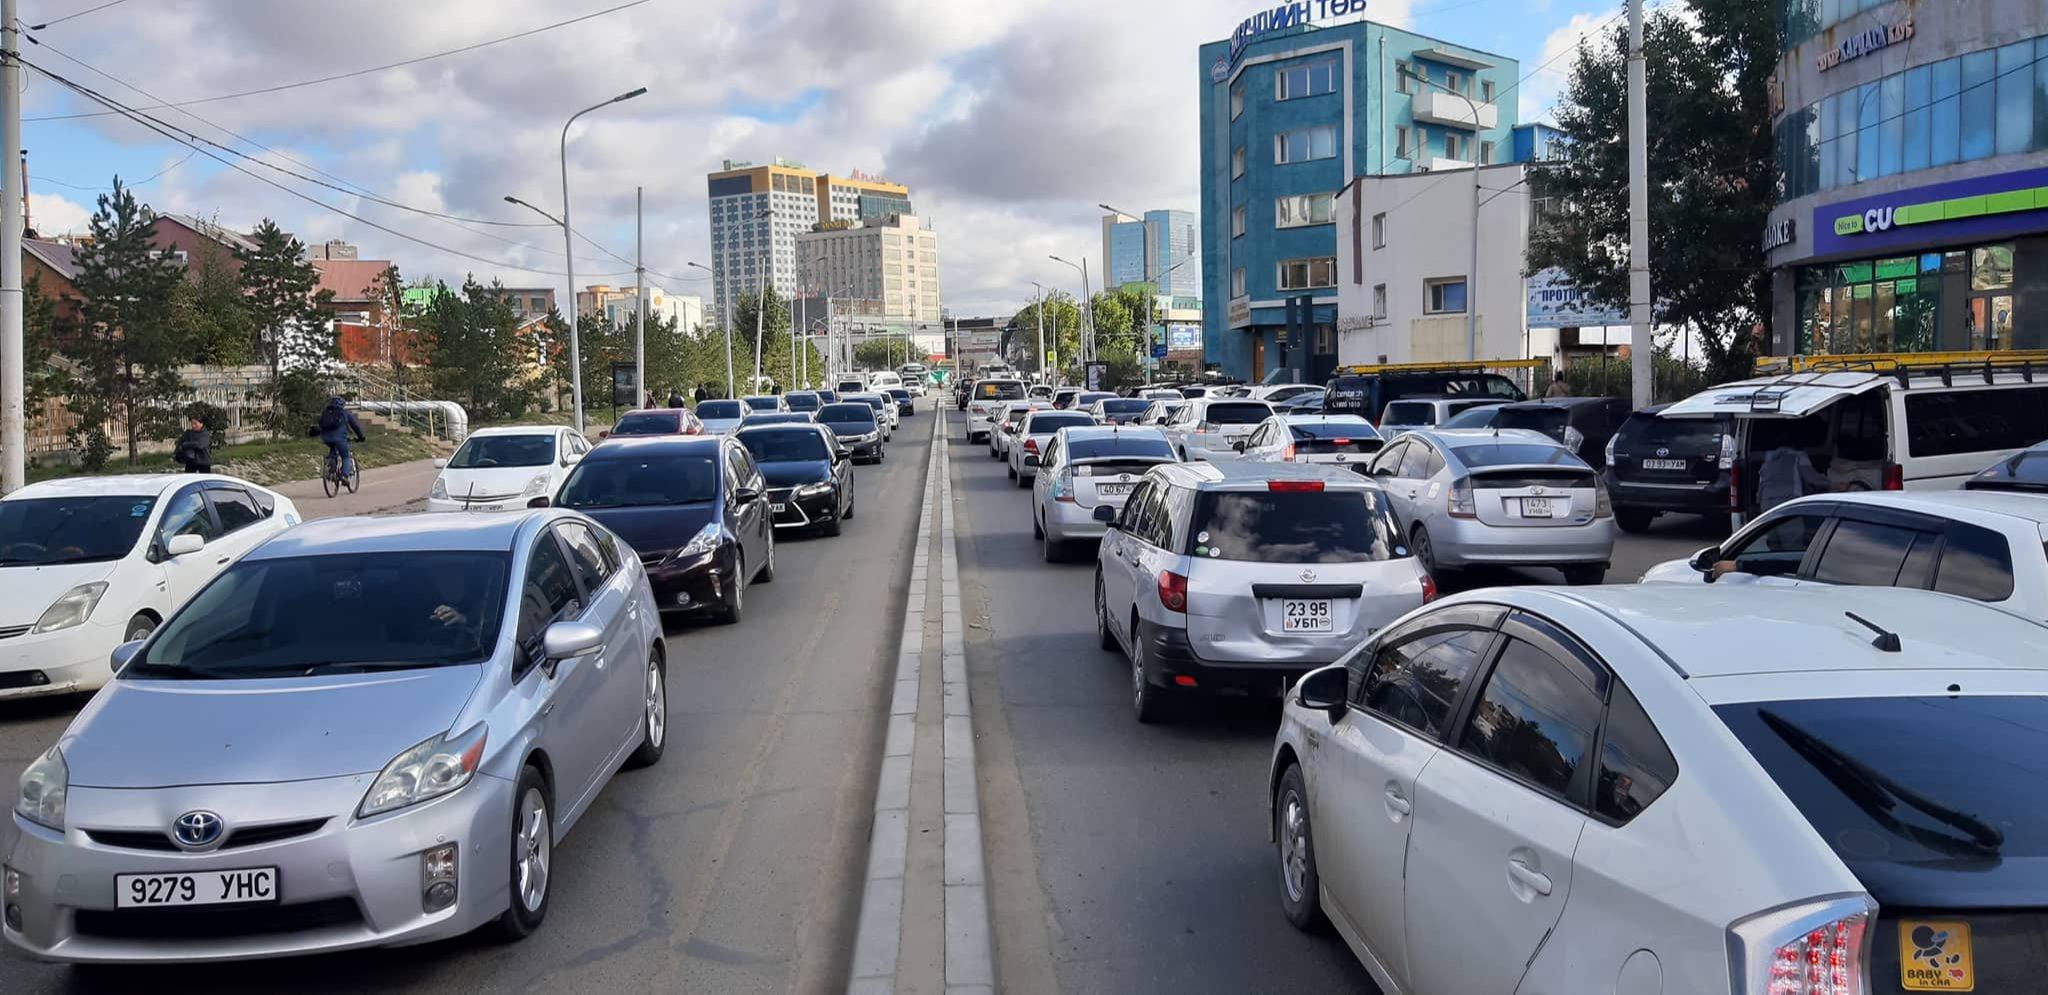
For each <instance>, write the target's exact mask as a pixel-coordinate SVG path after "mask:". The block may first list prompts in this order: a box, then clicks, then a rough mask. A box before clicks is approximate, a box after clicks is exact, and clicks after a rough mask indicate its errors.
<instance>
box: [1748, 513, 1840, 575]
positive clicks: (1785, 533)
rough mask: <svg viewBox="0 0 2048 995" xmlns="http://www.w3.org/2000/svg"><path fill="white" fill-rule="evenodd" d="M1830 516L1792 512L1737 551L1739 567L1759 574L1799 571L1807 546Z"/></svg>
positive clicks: (1790, 573) (1785, 573) (1786, 573)
mask: <svg viewBox="0 0 2048 995" xmlns="http://www.w3.org/2000/svg"><path fill="white" fill-rule="evenodd" d="M1826 521H1827V519H1826V518H1825V517H1823V516H1820V515H1791V516H1788V517H1786V518H1784V519H1782V520H1780V521H1779V522H1778V523H1777V524H1775V525H1766V526H1764V528H1763V531H1762V532H1760V533H1758V534H1757V535H1756V536H1755V537H1754V538H1752V539H1750V540H1749V541H1747V542H1745V543H1744V544H1743V545H1742V547H1741V548H1740V549H1737V550H1736V551H1735V556H1734V560H1735V569H1737V570H1740V571H1742V572H1743V573H1746V574H1754V575H1756V576H1758V577H1790V576H1792V575H1793V574H1795V573H1798V572H1799V564H1800V563H1802V562H1804V561H1805V559H1806V549H1807V547H1809V546H1811V545H1813V537H1814V536H1816V535H1818V534H1819V533H1820V527H1821V525H1822V524H1824V523H1826Z"/></svg>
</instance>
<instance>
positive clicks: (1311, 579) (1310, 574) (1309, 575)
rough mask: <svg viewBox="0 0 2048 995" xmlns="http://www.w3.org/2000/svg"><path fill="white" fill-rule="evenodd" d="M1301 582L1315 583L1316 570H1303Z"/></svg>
mask: <svg viewBox="0 0 2048 995" xmlns="http://www.w3.org/2000/svg"><path fill="white" fill-rule="evenodd" d="M1301 582H1302V583H1304V584H1313V583H1315V582H1316V572H1315V571H1313V570H1303V571H1302V572H1301Z"/></svg>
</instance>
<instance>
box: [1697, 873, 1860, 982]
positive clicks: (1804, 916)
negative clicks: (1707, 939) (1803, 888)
mask: <svg viewBox="0 0 2048 995" xmlns="http://www.w3.org/2000/svg"><path fill="white" fill-rule="evenodd" d="M1876 916H1877V904H1876V903H1875V902H1873V901H1871V900H1870V899H1869V898H1867V897H1862V896H1858V897H1854V898H1837V899H1831V900H1828V901H1824V902H1813V903H1810V904H1805V905H1796V906H1792V907H1790V908H1784V909H1776V910H1773V911H1770V912H1765V913H1761V914H1759V915H1755V916H1751V917H1750V918H1748V919H1744V920H1742V921H1740V922H1737V923H1735V924H1734V925H1733V926H1730V927H1729V928H1728V932H1729V934H1730V939H1731V940H1732V941H1733V942H1732V943H1731V946H1732V947H1734V948H1735V950H1736V952H1737V955H1736V956H1735V957H1734V958H1733V964H1732V966H1733V968H1734V970H1735V971H1736V972H1737V973H1736V976H1735V977H1734V979H1733V981H1734V986H1733V987H1734V989H1735V990H1736V991H1738V992H1744V993H1747V995H1868V993H1869V992H1870V944H1869V942H1868V934H1869V931H1870V924H1871V922H1872V920H1874V919H1875V918H1876Z"/></svg>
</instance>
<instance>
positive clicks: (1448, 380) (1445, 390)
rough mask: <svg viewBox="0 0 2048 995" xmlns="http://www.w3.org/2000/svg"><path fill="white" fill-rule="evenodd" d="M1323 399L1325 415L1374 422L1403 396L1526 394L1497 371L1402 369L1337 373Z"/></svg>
mask: <svg viewBox="0 0 2048 995" xmlns="http://www.w3.org/2000/svg"><path fill="white" fill-rule="evenodd" d="M1328 386H1329V391H1328V393H1327V394H1325V395H1324V398H1323V413H1324V414H1326V415H1357V416H1359V417H1361V418H1364V419H1365V420H1366V421H1369V422H1372V423H1373V424H1374V425H1378V424H1379V423H1380V412H1382V411H1384V410H1386V407H1387V402H1388V401H1398V400H1400V399H1402V398H1404V397H1491V398H1497V399H1500V400H1504V401H1519V400H1522V399H1523V398H1524V397H1526V396H1528V395H1526V394H1523V393H1522V388H1520V387H1517V386H1515V382H1514V381H1513V380H1509V379H1508V378H1507V377H1504V376H1501V375H1500V374H1498V373H1485V372H1480V371H1467V370H1405V371H1391V372H1386V373H1340V374H1338V375H1337V376H1335V377H1332V378H1331V379H1330V382H1329V385H1328Z"/></svg>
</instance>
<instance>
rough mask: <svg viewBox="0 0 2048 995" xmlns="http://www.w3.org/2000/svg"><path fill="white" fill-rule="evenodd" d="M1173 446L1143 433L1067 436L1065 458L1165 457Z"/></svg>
mask: <svg viewBox="0 0 2048 995" xmlns="http://www.w3.org/2000/svg"><path fill="white" fill-rule="evenodd" d="M1172 455H1173V447H1172V446H1170V445H1168V444H1167V442H1166V440H1165V439H1162V438H1157V437H1151V436H1144V435H1114V436H1105V437H1098V438H1089V439H1076V438H1074V437H1073V436H1072V435H1071V434H1070V435H1068V437H1067V459H1070V460H1081V459H1096V458H1099V457H1106V456H1152V457H1160V458H1166V457H1171V456H1172Z"/></svg>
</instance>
